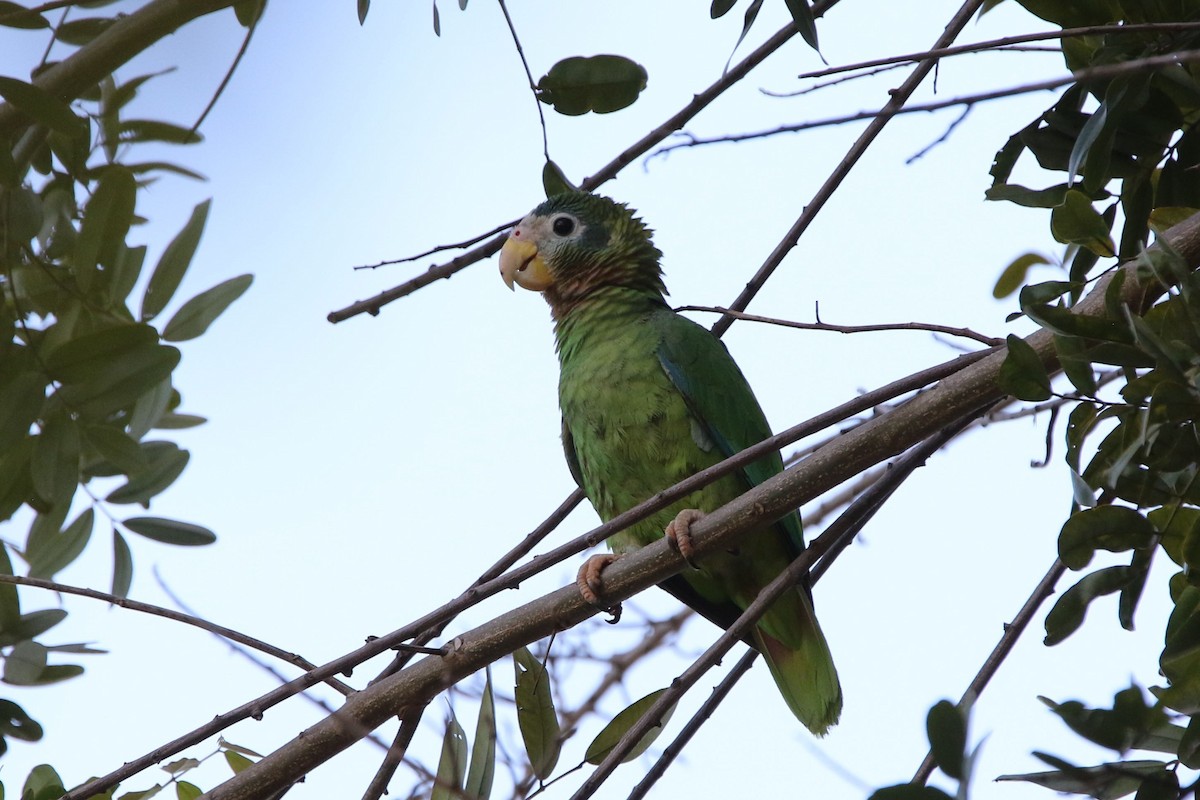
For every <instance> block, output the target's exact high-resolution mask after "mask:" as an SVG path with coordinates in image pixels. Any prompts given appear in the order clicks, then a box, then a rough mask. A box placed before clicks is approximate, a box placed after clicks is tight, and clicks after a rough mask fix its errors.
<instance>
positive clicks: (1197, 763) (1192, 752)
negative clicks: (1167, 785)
mask: <svg viewBox="0 0 1200 800" xmlns="http://www.w3.org/2000/svg"><path fill="white" fill-rule="evenodd" d="M1178 754H1179V760H1180V761H1182V762H1183V765H1184V766H1185V767H1187V768H1188V769H1200V716H1195V717H1192V719H1191V721H1190V722H1189V723H1188V726H1187V729H1186V730H1185V731H1184V732H1183V738H1182V739H1180V741H1179V750H1178Z"/></svg>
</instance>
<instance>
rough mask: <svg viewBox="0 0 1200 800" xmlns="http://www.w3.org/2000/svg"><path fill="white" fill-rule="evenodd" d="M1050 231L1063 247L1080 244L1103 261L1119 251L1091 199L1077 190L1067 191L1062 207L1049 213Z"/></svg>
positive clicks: (1056, 207)
mask: <svg viewBox="0 0 1200 800" xmlns="http://www.w3.org/2000/svg"><path fill="white" fill-rule="evenodd" d="M1050 232H1051V233H1053V234H1054V238H1055V239H1056V240H1058V241H1060V242H1062V243H1063V244H1078V245H1081V246H1083V247H1086V248H1087V249H1089V250H1091V251H1092V252H1093V253H1095V254H1096V255H1099V256H1102V257H1104V258H1110V257H1112V256H1114V255H1116V252H1117V246H1116V244H1115V243H1114V242H1113V239H1112V234H1111V233H1109V230H1108V224H1107V223H1105V221H1104V218H1103V217H1102V216H1101V215H1100V213H1099V212H1098V211H1096V209H1094V208H1092V201H1091V200H1090V199H1088V196H1087V195H1085V194H1084V193H1083V192H1080V191H1078V190H1076V189H1071V190H1070V191H1068V192H1067V193H1066V195H1065V196H1064V197H1063V202H1062V205H1060V206H1055V208H1054V209H1052V210H1051V211H1050Z"/></svg>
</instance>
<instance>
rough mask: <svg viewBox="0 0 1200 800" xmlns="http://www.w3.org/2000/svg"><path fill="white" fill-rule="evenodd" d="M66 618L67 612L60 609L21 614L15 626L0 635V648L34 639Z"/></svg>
mask: <svg viewBox="0 0 1200 800" xmlns="http://www.w3.org/2000/svg"><path fill="white" fill-rule="evenodd" d="M66 618H67V612H66V611H63V610H62V609H61V608H47V609H43V610H41V611H31V612H29V613H28V614H22V615H21V618H20V620H18V621H17V624H16V625H14V626H13V627H12V628H11V629H8V628H6V629H5V630H4V632H3V634H0V643H2V644H0V646H3V647H9V646H11V645H14V644H17V643H18V642H24V641H29V640H31V639H36V638H37V637H39V636H41V635H42V634H43V633H45V632H46V631H48V630H50V629H51V628H53V627H54V626H55V625H57V624H58V623H60V622H62V621H63V620H64V619H66ZM47 649H48V650H49V649H51V648H47Z"/></svg>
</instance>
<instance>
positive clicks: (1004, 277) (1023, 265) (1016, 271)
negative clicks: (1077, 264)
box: [992, 253, 1050, 300]
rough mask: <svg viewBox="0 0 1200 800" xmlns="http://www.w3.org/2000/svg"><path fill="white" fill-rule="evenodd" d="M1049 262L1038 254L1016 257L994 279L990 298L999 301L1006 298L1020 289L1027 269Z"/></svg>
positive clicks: (1027, 271)
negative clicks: (994, 282) (994, 284)
mask: <svg viewBox="0 0 1200 800" xmlns="http://www.w3.org/2000/svg"><path fill="white" fill-rule="evenodd" d="M1049 263H1050V261H1049V260H1048V259H1047V258H1046V257H1045V256H1043V255H1041V254H1039V253H1025V254H1023V255H1019V256H1017V257H1016V258H1015V259H1013V260H1012V263H1010V264H1009V265H1008V266H1007V267H1005V268H1004V271H1003V272H1001V273H1000V277H999V278H997V279H996V286H995V287H994V288H993V289H992V297H995V298H996V299H997V300H999V299H1000V298H1002V297H1008V296H1009V295H1010V294H1012V293H1013V292H1015V291H1016V290H1017V289H1020V288H1021V284H1023V283H1025V276H1026V275H1027V274H1028V273H1029V268H1030V267H1032V266H1034V265H1035V264H1049Z"/></svg>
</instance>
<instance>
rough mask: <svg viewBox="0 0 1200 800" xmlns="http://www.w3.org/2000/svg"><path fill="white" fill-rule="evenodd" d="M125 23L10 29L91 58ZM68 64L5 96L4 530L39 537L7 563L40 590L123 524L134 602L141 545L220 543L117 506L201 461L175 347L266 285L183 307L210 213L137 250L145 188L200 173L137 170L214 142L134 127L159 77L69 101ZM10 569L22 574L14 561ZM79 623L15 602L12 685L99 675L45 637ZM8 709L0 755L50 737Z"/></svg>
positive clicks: (2, 12)
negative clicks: (178, 437)
mask: <svg viewBox="0 0 1200 800" xmlns="http://www.w3.org/2000/svg"><path fill="white" fill-rule="evenodd" d="M89 5H96V4H89ZM248 6H255V7H257V8H258V9H259V11H261V6H262V3H261V0H258V1H257V2H256V3H249V4H247V3H241V4H239V9H238V10H239V17H241V16H243V15H244V14H245V13H247V12H248V11H251V10H253V9H249V8H248ZM119 16H120V15H118V14H116V13H114V14H112V15H111V16H107V17H100V16H97V17H88V18H74V19H69V20H66V19H64V21H61V22H60V23H58V24H57V25H52V24H51V23H50V22H49V21H48V20H47V19H46V18H45V17H43V16H42V15H41V14H40V13H38V12H37V11H34V10H31V9H28V8H25V7H24V6H21V5H18V4H16V3H12V2H4V3H0V26H7V27H8V28H10V29H12V28H16V29H21V30H25V31H31V32H35V33H36V32H39V31H47V30H48V31H49V32H50V33H51V34H52V35H53V36H54V38H55V39H56V40H57V41H59V42H62V43H64V44H67V45H73V46H86V45H87V44H88V43H89V42H90V41H92V39H93V38H95V37H96V36H98V35H100V34H101V33H103V32H104V31H106V30H107V29H108V28H109V27H110V26H111V25H112V24H113V23H114V22H115V21H116V20H117V19H118V17H119ZM51 66H53V63H44V64H42V65H40V66H39V68H38V69H36V70H34V74H33V77H32V80H30V81H26V80H22V79H19V78H16V77H12V76H0V98H2V99H3V101H4V105H5V106H6V108H5V110H6V111H7V112H13V111H15V112H17V115H16V116H14V117H13V118H14V119H17V120H18V123H19V124H17V125H15V126H7V127H4V128H3V129H0V524H8V525H13V526H15V525H18V524H21V523H22V522H27V524H28V526H29V527H28V531H27V533H26V534H25V536H24V537H23V539H24V544H23V545H20V544H10V545H8V548H11V551H12V552H13V553H15V554H16V555H17V556H19V557H20V558H21V559H22V560H23V561H24V562H25V564H26V566H27V570H26V572H27V574H28V575H29V576H30V577H34V578H41V579H53V578H54V577H55V575H56V574H58V573H59V572H60V571H62V570H63V569H65V568H66V567H67V566H69V565H70V564H72V563H73V562H74V561H75V560H76V559H77V558H78V557H79V556H80V555H81V554H82V553H83V552H84V550H85V549H86V548H87V546H88V545H89V543H91V542H92V541H93V534H94V533H96V528H97V522H98V521H100V523H101V525H104V523H107V525H106V526H105V527H108V528H109V529H110V533H111V536H110V537H109V538H110V541H111V548H112V554H113V555H112V563H113V569H112V593H113V594H115V595H118V596H124V595H125V594H126V593H127V592H128V590H129V587H130V584H131V581H132V578H133V556H132V548H131V547H130V545H129V542H128V541H127V539H126V535H127V534H129V533H133V534H137V535H138V536H141V537H144V538H147V539H151V540H154V541H158V542H163V543H167V544H174V545H204V544H209V543H211V542H212V541H214V540H215V536H214V534H213V533H212V532H211V531H210V530H208V529H207V528H205V527H203V526H200V525H196V524H192V523H186V522H181V521H178V520H172V519H164V518H162V517H155V516H141V515H139V514H136V513H134V514H127V513H122V512H121V511H119V510H118V509H119V507H120V506H141V507H142V508H149V506H150V503H151V502H152V500H153V499H154V498H155V497H156V496H158V495H159V494H160V493H162V492H163V491H164V490H166V489H167V488H168V487H169V486H171V485H172V483H174V481H175V480H176V479H177V478H178V477H179V475H180V474H181V473H182V472H183V470H184V468H185V467H186V466H187V463H188V460H189V458H190V454H189V453H188V451H187V450H185V449H183V448H181V447H179V446H178V445H177V444H176V443H175V442H173V441H171V440H170V437H169V435H163V434H161V433H156V432H161V431H169V430H172V429H179V428H188V427H193V426H195V425H199V424H201V423H203V422H204V419H203V418H202V417H199V416H195V415H192V414H186V413H183V412H182V411H181V410H180V406H181V403H182V398H181V395H180V393H179V391H178V390H177V389H176V387H175V385H174V383H173V380H172V376H173V373H174V370H175V368H176V367H177V366H178V364H179V361H180V357H181V354H180V350H179V349H178V347H176V345H177V344H178V343H180V342H184V341H188V340H191V339H194V338H196V337H198V336H201V335H203V334H204V333H205V331H206V330H207V329H208V327H209V326H210V325H211V324H212V323H213V321H214V320H215V319H216V318H217V317H218V316H219V315H220V314H221V313H222V312H223V311H224V310H225V309H226V308H227V307H228V306H229V305H230V304H231V303H232V302H233V301H235V300H236V299H237V298H238V297H239V296H241V294H242V293H243V292H245V291H246V289H247V288H249V286H250V283H251V280H252V279H251V276H249V275H242V276H239V277H236V278H233V279H230V280H228V281H225V282H223V283H221V284H218V285H217V286H214V287H212V288H211V289H209V290H207V291H204V292H201V293H200V294H198V295H196V296H195V297H192V298H191V299H188V300H187V301H186V302H183V303H178V302H177V301H176V295H177V290H178V289H179V287H180V285H181V283H182V282H183V280H184V278H185V276H186V274H187V271H188V268H189V266H190V265H191V263H192V261H193V257H194V255H195V253H196V250H197V247H198V245H199V242H200V238H201V235H202V233H203V231H204V226H205V222H206V220H207V217H208V211H209V201H204V202H202V203H200V204H199V205H197V206H196V208H195V209H194V211H193V212H192V214H191V217H190V218H189V219H188V220H187V222H186V223H185V224H184V225H183V227H182V229H181V230H180V231H179V233H178V234H177V235H176V236H175V238H174V239H173V240H172V241H171V242H170V244H169V245H168V246H167V247H166V248H165V250H164V251H163V252H162V253H161V254H160V255H159V257H158V258H157V260H156V261H155V262H154V263H152V264H148V260H147V254H148V253H147V247H146V246H144V245H139V244H134V243H133V242H131V241H130V238H131V236H132V235H133V234H134V233H135V232H136V230H137V227H138V226H139V225H141V224H143V223H145V222H146V220H145V218H144V217H142V216H140V215H139V214H138V208H137V206H138V199H139V195H140V193H141V191H142V190H143V189H145V188H146V187H147V186H148V185H150V184H151V183H152V182H154V181H155V180H157V179H158V178H159V176H161V175H163V174H167V173H171V174H176V175H182V176H187V177H191V178H199V177H200V176H199V175H197V174H196V173H194V172H192V171H191V170H189V169H187V168H185V167H181V166H178V165H175V164H171V163H167V162H162V161H138V160H136V158H135V156H136V154H137V153H138V152H139V151H140V148H139V145H141V144H143V143H167V144H180V145H184V144H191V143H195V142H198V141H200V136H199V135H198V134H197V133H196V132H195V131H193V130H191V129H188V128H185V127H181V126H178V125H175V124H173V123H169V122H165V121H161V120H148V119H138V118H136V117H132V116H130V115H129V113H128V110H129V108H130V104H131V102H132V101H133V100H134V99H135V97H136V96H137V94H138V91H139V90H140V88H141V87H142V86H143V85H144V84H145V83H146V82H147V81H149V80H152V79H154V78H155V77H157V76H156V75H154V74H150V75H140V76H137V77H134V78H131V79H129V80H126V81H123V82H122V81H119V80H118V78H117V76H116V75H115V74H112V75H108V76H106V77H104V78H103V79H102V80H100V81H99V83H97V84H96V85H94V86H91V87H88V88H87V89H85V90H84V91H83V92H82V93H81V94H80V96H79V97H78V98H67V99H64V98H62V97H60V96H58V95H56V94H54V93H52V92H50V91H47V90H45V89H43V88H41V87H40V86H39V85H38V81H37V76H38V75H39V74H41V72H42V71H44V70H45V69H48V68H50V67H51ZM171 308H174V310H173V311H172V312H171V313H167V312H168V309H171ZM72 512H74V514H73V516H72ZM29 520H31V522H28V521H29ZM97 538H98V537H97ZM6 540H7V541H9V542H20V541H21V538H20V537H19V536H16V535H10V536H8V537H6ZM0 571H2V572H4V573H6V574H14V575H15V574H18V571H17V570H16V568H15V567H14V564H13V563H12V559H11V558H10V555H9V550H8V549H6V548H0ZM65 616H66V612H65V611H62V610H59V609H53V610H46V611H33V612H22V610H21V605H20V602H19V598H18V595H17V591H16V588H15V587H14V586H12V585H9V584H6V585H4V586H3V587H2V588H0V660H2V661H3V680H4V682H5V683H8V684H10V685H15V686H33V685H44V684H48V683H53V682H55V681H60V680H63V679H65V678H69V677H72V676H74V675H78V674H79V673H81V672H82V671H83V668H82V667H80V666H77V665H74V664H53V663H49V656H51V655H52V654H56V653H76V654H78V653H91V652H99V651H95V650H91V649H89V648H86V647H83V646H81V645H69V644H68V645H46V644H43V643H42V642H40V641H39V640H38V639H39V637H42V636H43V634H45V633H46V632H47V631H49V630H50V629H51V628H52V627H53V626H55V625H56V624H57V623H59V622H61V621H62V619H63V618H64V617H65ZM0 706H2V707H3V709H4V711H3V713H2V714H0V717H3V719H0V752H3V748H4V747H5V743H4V738H5V737H9V736H12V737H15V738H20V739H37V738H39V737H40V736H41V729H40V727H39V726H38V725H37V723H36V722H34V721H33V720H32V719H30V718H29V717H28V716H27V715H26V714H25V712H24V711H23V710H22V709H21V708H20V707H19V706H18V705H16V704H15V703H12V702H11V701H8V700H0Z"/></svg>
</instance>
